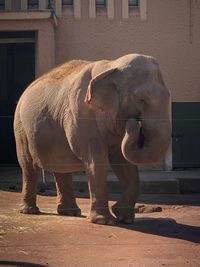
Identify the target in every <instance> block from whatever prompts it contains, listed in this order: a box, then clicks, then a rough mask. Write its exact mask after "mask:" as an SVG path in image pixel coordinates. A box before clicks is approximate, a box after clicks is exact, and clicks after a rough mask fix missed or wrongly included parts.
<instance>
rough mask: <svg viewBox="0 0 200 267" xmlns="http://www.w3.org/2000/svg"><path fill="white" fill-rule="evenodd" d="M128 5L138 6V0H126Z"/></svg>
mask: <svg viewBox="0 0 200 267" xmlns="http://www.w3.org/2000/svg"><path fill="white" fill-rule="evenodd" d="M128 5H129V6H130V7H132V6H139V0H129V1H128Z"/></svg>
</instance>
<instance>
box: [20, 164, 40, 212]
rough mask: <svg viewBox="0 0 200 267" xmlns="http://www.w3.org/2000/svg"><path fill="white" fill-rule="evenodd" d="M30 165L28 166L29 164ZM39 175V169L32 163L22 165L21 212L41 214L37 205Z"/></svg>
mask: <svg viewBox="0 0 200 267" xmlns="http://www.w3.org/2000/svg"><path fill="white" fill-rule="evenodd" d="M27 165H28V166H27ZM37 175H38V171H37V170H36V169H34V168H33V167H32V166H31V164H30V163H29V164H26V165H25V166H22V179H23V187H22V209H21V210H20V212H21V213H25V214H39V213H40V211H39V208H38V207H37V206H36V196H37Z"/></svg>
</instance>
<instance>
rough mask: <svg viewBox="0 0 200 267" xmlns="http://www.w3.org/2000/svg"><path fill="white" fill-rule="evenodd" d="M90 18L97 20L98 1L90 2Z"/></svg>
mask: <svg viewBox="0 0 200 267" xmlns="http://www.w3.org/2000/svg"><path fill="white" fill-rule="evenodd" d="M89 18H91V19H95V18H96V1H95V0H89Z"/></svg>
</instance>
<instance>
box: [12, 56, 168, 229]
mask: <svg viewBox="0 0 200 267" xmlns="http://www.w3.org/2000/svg"><path fill="white" fill-rule="evenodd" d="M169 101H170V93H169V91H168V90H167V88H166V87H165V85H164V82H163V79H162V76H161V73H160V70H159V66H158V64H157V63H156V61H155V60H154V59H153V58H152V57H148V56H144V55H138V54H130V55H125V56H123V57H121V58H119V59H117V60H114V61H105V60H104V61H97V62H86V61H71V62H68V63H66V64H64V65H62V66H60V67H58V68H56V69H54V70H52V71H51V72H49V73H47V74H45V75H43V76H42V77H40V78H39V79H37V80H36V81H35V82H33V83H32V84H31V85H30V86H29V87H28V88H27V89H26V90H25V92H24V93H23V95H22V97H21V99H20V101H19V103H18V105H17V109H16V113H15V121H14V130H15V138H16V146H17V155H18V160H19V163H20V166H21V168H22V174H23V190H22V191H23V192H22V195H23V208H22V210H21V212H23V213H29V214H30V213H32V214H34V213H39V209H38V207H37V206H36V187H37V173H38V171H39V170H40V169H44V170H46V171H50V172H53V173H54V174H55V177H56V185H57V193H58V207H57V211H58V213H59V214H65V215H74V216H76V215H80V209H79V208H78V206H77V204H76V200H75V197H74V192H73V188H72V172H76V171H82V170H86V172H87V174H88V180H89V191H90V199H91V210H90V214H89V219H90V221H91V222H94V223H99V224H113V223H114V222H115V221H116V220H117V221H120V222H124V223H131V222H132V221H133V219H134V205H135V202H136V199H137V196H138V188H139V178H138V170H137V165H140V164H147V163H148V164H149V163H154V162H156V161H158V160H160V159H161V157H163V156H164V153H165V152H166V150H167V147H168V145H169V142H170V135H171V125H170V120H169ZM137 118H140V119H141V123H139V122H138V121H137ZM141 126H142V128H140V127H141ZM141 132H142V133H141ZM109 164H110V166H111V167H112V169H113V171H114V172H115V174H116V176H117V177H118V178H119V181H120V184H121V187H122V195H121V198H120V200H119V201H118V202H117V203H116V204H115V205H114V206H113V207H112V211H113V213H114V215H115V217H116V218H115V217H114V216H112V215H111V213H110V211H109V209H108V195H107V187H106V180H107V169H108V166H109Z"/></svg>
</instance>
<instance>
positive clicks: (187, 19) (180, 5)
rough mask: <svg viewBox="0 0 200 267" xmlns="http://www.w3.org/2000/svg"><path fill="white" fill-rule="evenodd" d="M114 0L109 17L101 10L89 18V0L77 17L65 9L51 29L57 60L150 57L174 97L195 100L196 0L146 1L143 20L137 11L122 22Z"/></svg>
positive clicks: (199, 86)
mask: <svg viewBox="0 0 200 267" xmlns="http://www.w3.org/2000/svg"><path fill="white" fill-rule="evenodd" d="M190 1H191V2H192V11H191V13H190ZM114 3H115V10H114V11H115V14H114V19H108V18H107V14H106V9H105V8H104V9H101V11H99V12H97V17H96V18H95V19H89V14H88V11H89V7H88V0H84V1H82V6H81V18H80V19H75V18H74V15H73V10H72V9H71V10H70V8H64V10H63V17H62V19H61V20H60V22H59V26H58V27H57V29H56V32H55V34H56V64H60V63H62V62H64V61H65V60H70V59H76V58H78V59H89V60H96V59H102V58H108V59H112V58H116V57H119V56H121V55H123V54H127V53H135V52H136V53H144V54H149V55H153V56H155V57H156V58H157V60H158V62H159V64H160V67H161V69H162V72H163V76H164V80H165V82H166V84H167V86H168V87H169V88H170V89H171V91H172V100H173V101H200V78H199V77H200V76H199V73H200V64H199V62H200V52H199V51H200V31H199V29H200V16H199V13H200V1H199V0H147V20H146V21H141V19H140V14H139V9H138V10H137V9H134V10H132V11H130V14H129V19H127V20H123V19H122V10H121V6H122V2H121V0H115V1H114ZM190 14H191V16H190Z"/></svg>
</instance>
